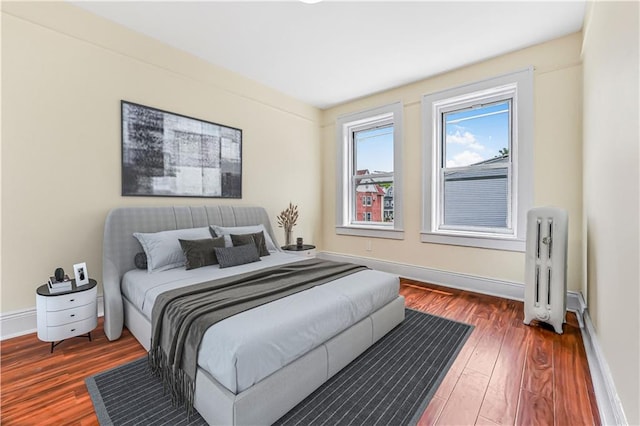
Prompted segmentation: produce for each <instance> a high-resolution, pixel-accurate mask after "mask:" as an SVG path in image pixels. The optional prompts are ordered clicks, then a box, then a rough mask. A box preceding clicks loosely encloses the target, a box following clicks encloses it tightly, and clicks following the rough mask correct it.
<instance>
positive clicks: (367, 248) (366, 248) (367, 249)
mask: <svg viewBox="0 0 640 426" xmlns="http://www.w3.org/2000/svg"><path fill="white" fill-rule="evenodd" d="M364 249H365V250H366V251H371V249H372V244H371V240H367V242H366V243H365V245H364Z"/></svg>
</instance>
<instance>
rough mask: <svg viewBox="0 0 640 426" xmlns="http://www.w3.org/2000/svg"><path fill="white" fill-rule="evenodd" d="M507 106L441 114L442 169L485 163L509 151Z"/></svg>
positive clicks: (489, 106)
mask: <svg viewBox="0 0 640 426" xmlns="http://www.w3.org/2000/svg"><path fill="white" fill-rule="evenodd" d="M508 112H509V103H508V102H501V103H498V104H493V105H488V106H484V107H480V108H474V109H469V110H464V111H461V112H453V113H448V114H445V120H446V124H445V126H446V127H445V134H446V148H445V150H446V166H447V167H460V166H468V165H470V164H474V163H478V162H480V161H484V160H488V159H490V158H493V157H496V156H497V155H499V153H498V151H499V150H500V149H502V148H507V147H509V113H508Z"/></svg>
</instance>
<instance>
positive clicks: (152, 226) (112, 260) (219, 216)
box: [102, 206, 277, 340]
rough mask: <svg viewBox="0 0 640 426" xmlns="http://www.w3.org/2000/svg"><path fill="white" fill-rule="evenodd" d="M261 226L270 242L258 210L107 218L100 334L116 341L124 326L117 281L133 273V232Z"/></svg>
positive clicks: (116, 213)
mask: <svg viewBox="0 0 640 426" xmlns="http://www.w3.org/2000/svg"><path fill="white" fill-rule="evenodd" d="M258 224H263V225H264V226H265V228H266V229H267V231H268V232H269V234H270V236H271V238H272V239H273V241H277V240H276V238H275V235H274V234H273V229H272V227H271V222H270V220H269V216H268V215H267V212H266V211H265V209H264V208H262V207H246V206H173V207H171V206H169V207H121V208H117V209H113V210H111V211H110V212H109V214H108V215H107V219H106V221H105V224H104V241H103V246H102V247H103V248H102V285H103V288H104V332H105V334H106V336H107V338H108V339H109V340H116V339H117V338H119V337H120V334H121V333H122V326H123V323H124V317H123V307H122V294H121V292H120V281H121V279H122V276H123V275H124V273H125V272H127V271H129V270H131V269H134V268H135V265H134V263H133V259H134V257H135V255H136V253H139V252H141V251H142V247H141V246H140V243H139V242H138V240H137V239H136V238H134V236H133V233H134V232H159V231H167V230H172V229H184V228H199V227H203V226H208V225H220V226H245V225H258Z"/></svg>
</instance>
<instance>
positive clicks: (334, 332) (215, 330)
mask: <svg viewBox="0 0 640 426" xmlns="http://www.w3.org/2000/svg"><path fill="white" fill-rule="evenodd" d="M209 225H218V226H224V227H240V226H256V225H261V226H262V227H263V229H264V230H265V231H266V234H268V235H269V237H270V239H271V240H272V241H273V242H275V241H276V239H275V237H274V235H273V230H272V228H271V224H270V220H269V217H268V215H267V213H266V211H265V210H264V209H263V208H261V207H248V206H197V207H188V206H179V207H127V208H117V209H114V210H112V211H111V212H110V213H109V215H108V216H107V219H106V222H105V230H104V245H103V287H104V303H105V320H104V330H105V334H106V336H107V338H108V339H109V340H116V339H118V338H119V337H120V335H121V332H122V328H123V326H126V327H127V328H128V329H129V330H130V331H131V333H132V334H133V335H134V336H135V337H136V339H137V340H138V341H139V342H140V343H141V344H142V346H144V347H145V349H147V350H148V349H149V348H150V341H151V320H150V314H151V310H152V307H153V304H154V301H155V299H156V298H157V297H158V295H160V294H162V293H163V292H165V291H167V290H171V289H174V288H177V287H181V286H185V285H189V284H195V283H198V282H202V281H204V280H208V279H212V278H211V277H215V278H219V277H223V276H228V275H230V274H237V273H244V272H247V271H250V270H256V269H260V268H267V267H274V266H277V265H284V264H292V263H294V262H305V261H306V260H305V259H304V258H301V257H299V256H295V255H291V254H287V253H286V252H282V251H281V250H279V249H277V248H274V247H271V250H269V251H270V253H269V254H270V255H269V256H265V257H262V258H261V261H260V262H255V263H252V264H247V265H240V266H235V267H232V268H225V269H220V268H218V267H217V266H206V267H203V268H198V269H192V270H185V268H184V267H182V268H173V269H168V270H166V271H163V272H151V273H149V272H147V271H146V270H141V269H137V268H136V266H135V264H134V258H135V255H136V254H137V253H139V252H141V251H142V247H141V245H140V243H139V242H138V240H137V239H136V238H134V236H133V234H134V232H138V233H157V232H160V231H169V230H183V229H192V228H193V229H194V230H195V229H197V228H203V227H208V226H209ZM398 289H399V283H398V278H397V277H395V276H393V275H390V274H386V273H383V272H379V271H372V270H365V271H360V272H356V273H354V274H352V275H349V276H345V277H342V278H339V279H337V280H335V281H332V282H329V283H327V284H324V285H322V286H318V287H314V288H312V289H309V290H305V291H302V292H300V293H296V294H293V295H291V296H287V297H286V298H283V299H280V300H276V301H274V302H271V303H268V304H266V305H262V306H259V307H257V308H253V309H251V310H248V311H245V312H242V313H241V314H238V315H235V316H232V317H230V318H227V319H225V320H224V321H221V322H219V323H217V324H215V325H214V326H212V327H210V328H209V329H208V330H207V331H206V333H205V335H204V337H203V339H202V343H201V345H200V350H199V352H198V363H197V372H196V375H195V395H194V407H195V408H196V409H197V410H198V412H199V413H200V414H201V415H202V417H203V418H204V419H205V420H206V421H207V422H208V423H209V424H224V425H241V424H252V425H255V424H271V423H273V422H275V421H276V420H277V419H278V418H280V417H281V416H282V415H283V414H285V413H286V412H287V411H289V410H290V409H291V408H293V407H294V406H295V405H297V404H298V403H299V402H300V401H302V400H303V399H304V398H305V397H306V396H308V395H309V394H311V393H312V392H313V391H314V390H315V389H317V388H318V387H319V386H320V385H322V384H323V383H324V382H325V381H327V380H328V379H329V378H330V377H331V376H333V375H334V374H335V373H337V372H338V371H340V370H341V369H342V368H343V367H345V366H346V365H347V364H349V363H350V362H351V361H352V360H354V359H355V358H356V357H357V356H358V355H360V354H361V353H362V352H364V351H365V350H366V349H367V348H368V347H369V346H371V345H372V344H373V343H374V342H376V341H377V340H378V339H380V338H381V337H382V336H384V335H385V334H386V333H388V332H389V331H390V330H391V329H393V328H394V327H395V326H396V325H398V324H399V323H400V322H402V320H403V319H404V298H403V297H402V296H399V294H398ZM320 300H323V302H319V301H320ZM325 301H326V302H325ZM265 318H267V319H268V321H265ZM238 330H242V332H241V333H238Z"/></svg>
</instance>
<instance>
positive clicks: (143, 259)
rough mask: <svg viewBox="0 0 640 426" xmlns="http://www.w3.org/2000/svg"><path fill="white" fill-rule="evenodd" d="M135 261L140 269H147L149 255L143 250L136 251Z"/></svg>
mask: <svg viewBox="0 0 640 426" xmlns="http://www.w3.org/2000/svg"><path fill="white" fill-rule="evenodd" d="M133 263H134V265H136V268H138V269H147V255H146V254H144V252H143V251H141V252H140V253H136V257H134V258H133Z"/></svg>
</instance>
